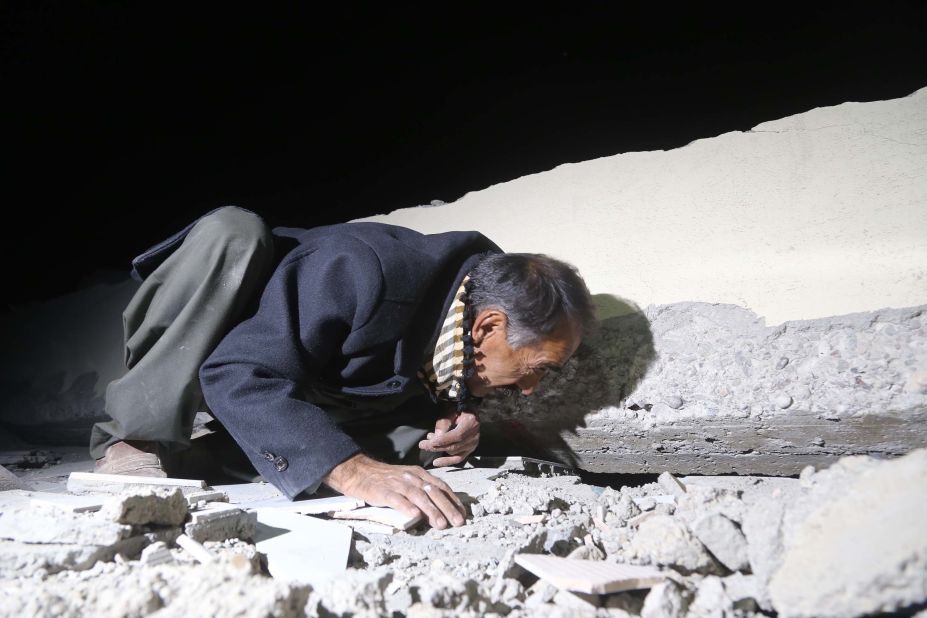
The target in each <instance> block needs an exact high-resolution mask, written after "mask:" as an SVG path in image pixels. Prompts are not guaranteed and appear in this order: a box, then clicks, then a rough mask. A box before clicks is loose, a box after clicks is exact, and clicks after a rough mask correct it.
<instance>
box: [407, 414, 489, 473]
mask: <svg viewBox="0 0 927 618" xmlns="http://www.w3.org/2000/svg"><path fill="white" fill-rule="evenodd" d="M451 427H453V429H451ZM479 443H480V419H478V418H477V417H476V414H474V413H473V412H451V413H450V414H446V415H445V416H443V417H441V418H439V419H438V422H437V423H435V430H434V433H429V434H428V435H427V436H425V439H424V440H422V441H421V442H419V443H418V447H419V448H420V449H422V450H423V451H433V452H438V453H440V452H445V453H447V454H448V455H449V457H438V458H437V459H435V460H434V465H435V467H438V468H440V467H442V466H454V465H457V464H459V463H461V462H463V461H464V460H466V459H467V457H468V456H469V455H470V453H472V452H473V451H474V450H476V447H477V445H478V444H479Z"/></svg>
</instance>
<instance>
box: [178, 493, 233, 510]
mask: <svg viewBox="0 0 927 618" xmlns="http://www.w3.org/2000/svg"><path fill="white" fill-rule="evenodd" d="M184 497H185V498H186V500H187V506H188V507H190V508H191V509H192V508H194V507H198V506H199V505H200V503H206V502H228V501H229V495H228V494H227V493H225V492H224V491H217V490H209V491H194V492H191V493H188V494H187V495H186V496H184Z"/></svg>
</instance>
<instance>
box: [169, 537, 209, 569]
mask: <svg viewBox="0 0 927 618" xmlns="http://www.w3.org/2000/svg"><path fill="white" fill-rule="evenodd" d="M177 546H178V547H181V548H183V549H185V550H187V551H188V552H189V553H190V555H191V556H193V557H194V558H195V559H196V560H197V562H201V563H203V564H212V563H213V562H215V561H216V556H215V555H214V554H213V553H212V552H211V551H209V550H208V549H206V547H205V546H204V545H203V544H202V543H200V542H198V541H196V540H194V539H192V538H190V537H189V536H187V535H186V534H181V535H180V536H178V537H177Z"/></svg>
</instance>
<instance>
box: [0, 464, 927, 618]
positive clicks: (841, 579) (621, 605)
mask: <svg viewBox="0 0 927 618" xmlns="http://www.w3.org/2000/svg"><path fill="white" fill-rule="evenodd" d="M925 471H927V450H919V451H916V452H913V453H911V454H909V455H906V456H904V457H900V458H897V459H890V460H880V459H875V458H868V457H855V458H844V459H842V460H841V461H840V462H839V463H837V464H836V465H834V466H832V467H831V468H829V469H825V470H821V471H818V472H814V471H813V470H808V471H807V472H805V473H803V475H802V477H801V478H800V479H794V478H765V477H706V478H700V477H686V478H684V479H681V481H682V483H683V484H684V485H685V487H686V492H685V494H684V495H683V496H682V497H680V498H670V499H668V496H667V494H666V493H665V488H664V487H663V486H662V485H661V484H658V483H646V484H643V485H630V486H617V487H615V488H610V487H597V486H593V485H587V484H583V483H581V482H580V480H579V478H578V477H575V476H554V477H549V476H541V477H537V476H532V475H531V474H529V473H527V472H526V471H525V470H524V469H522V468H520V467H519V466H516V465H508V464H507V466H506V467H505V468H503V469H500V470H498V471H497V472H496V473H494V474H493V475H492V476H493V477H495V478H493V479H490V480H488V481H487V482H488V484H489V486H488V487H483V489H485V491H483V492H482V493H481V495H479V496H478V497H476V498H473V501H472V502H471V504H470V508H471V510H472V512H473V514H472V515H471V516H470V517H469V518H468V523H467V525H465V526H463V527H460V528H451V529H447V530H435V529H430V528H428V527H427V526H424V525H422V526H419V527H416V528H414V529H412V530H410V531H408V532H398V533H396V534H375V533H360V532H357V531H355V533H354V535H353V539H352V541H351V545H352V546H351V549H350V556H349V564H348V568H347V570H346V571H344V572H343V573H342V574H341V575H340V576H337V577H333V578H330V579H327V580H326V581H324V583H320V584H319V585H318V586H317V587H316V588H313V587H311V586H307V585H302V584H299V583H295V582H287V581H283V579H278V580H275V579H273V578H270V577H268V575H267V560H266V558H265V557H262V556H261V554H260V552H259V551H258V550H257V549H256V548H255V546H254V545H253V544H252V543H250V542H247V541H246V540H241V539H234V538H233V539H227V540H224V541H206V542H205V548H206V550H208V551H209V552H210V553H211V554H212V555H214V556H215V558H214V560H212V561H211V563H210V564H209V565H199V564H198V563H197V561H196V558H195V557H194V556H193V555H192V554H190V553H189V552H188V551H187V550H185V549H183V548H180V547H178V546H177V545H176V544H175V540H174V539H176V538H177V537H176V535H177V534H179V532H180V530H179V529H178V528H172V527H166V526H157V525H148V526H141V525H139V526H126V527H127V528H130V529H131V531H132V533H133V535H134V536H131V537H129V538H127V539H125V540H121V541H120V540H116V541H114V542H112V543H111V544H110V545H108V546H106V545H98V544H95V543H99V542H100V541H101V540H102V538H101V537H99V536H93V535H95V534H97V533H96V532H94V533H92V534H91V532H89V531H91V530H96V527H97V526H98V525H101V522H102V524H105V525H106V526H113V525H116V524H113V523H112V522H108V521H106V520H105V518H103V517H102V514H101V513H66V512H64V511H60V510H49V511H47V513H51V514H54V515H55V516H56V517H57V518H59V519H60V522H59V523H57V524H55V525H56V527H57V529H65V530H69V529H71V528H72V527H73V522H75V521H79V522H83V524H84V526H85V527H86V528H87V530H88V532H86V533H82V534H84V535H91V536H78V537H75V538H70V537H69V538H68V539H67V540H68V541H69V543H67V544H64V543H61V542H59V537H57V536H54V535H51V536H50V535H48V534H47V533H40V532H38V531H33V532H31V533H30V535H23V536H20V537H19V538H21V539H23V538H26V539H28V542H27V541H23V540H15V541H14V540H8V541H7V540H4V541H0V567H4V566H5V567H6V568H0V600H2V603H0V615H9V616H25V615H64V616H77V615H103V616H110V615H112V616H117V615H119V616H123V615H124V616H142V615H148V614H151V613H154V612H156V611H157V612H161V613H160V614H159V615H193V614H196V615H199V614H202V613H204V612H205V613H208V614H210V615H216V616H231V615H249V616H252V615H253V616H263V615H275V616H276V615H284V616H303V615H306V616H326V617H331V616H337V617H344V618H348V617H349V616H442V617H450V616H464V617H468V616H472V617H476V616H511V617H513V618H519V617H526V616H531V617H534V616H622V617H627V616H638V615H641V616H647V617H650V616H671V617H680V618H681V617H683V616H690V617H693V618H694V617H701V616H722V617H728V616H729V617H734V616H740V617H742V616H763V615H765V616H773V615H779V616H784V617H788V616H849V617H852V616H863V615H870V614H878V613H879V612H893V611H900V612H907V613H912V612H914V611H916V610H917V609H918V608H920V607H922V606H923V605H924V604H927V577H925V573H927V569H925V556H927V537H925V528H924V526H923V521H925V516H927V513H925V512H924V506H923V505H924V504H925V502H924V500H923V499H922V495H921V494H922V492H921V491H918V489H919V488H920V489H922V488H923V487H924V486H925V477H924V474H925ZM449 476H451V477H452V476H453V475H449ZM484 478H485V476H484ZM5 493H10V494H11V496H10V498H6V496H5ZM23 500H28V498H24V497H23V496H22V495H20V494H17V492H15V491H14V492H4V493H0V512H2V514H3V517H7V515H8V513H13V514H14V515H15V514H17V513H19V512H20V509H23V508H29V507H28V506H24V505H27V504H28V502H23ZM638 503H642V504H644V505H645V506H647V507H648V510H646V511H641V509H640V508H638V507H637V506H636V505H637V504H638ZM525 504H527V505H528V506H524V507H522V506H521V505H525ZM771 504H775V505H779V507H780V508H779V509H778V510H770V508H769V507H770V505H771ZM226 506H227V505H226ZM516 507H519V508H516ZM264 508H265V509H266V508H272V507H264ZM220 510H221V509H220ZM229 510H235V509H234V508H232V509H229ZM529 511H530V513H531V514H532V515H535V516H540V517H534V518H531V519H526V515H525V514H526V513H528V512H529ZM193 513H196V511H194V512H193ZM284 513H285V514H286V515H288V516H291V517H310V516H307V515H296V514H293V513H287V512H285V511H284ZM192 516H193V514H191V517H192ZM642 516H645V518H644V519H643V520H641V521H640V522H639V523H637V524H634V523H633V520H634V519H635V518H640V517H642ZM722 517H723V518H724V521H725V522H726V523H723V524H720V525H719V524H717V521H720V520H719V519H718V518H722ZM711 519H714V520H716V523H715V524H713V525H712V527H711V529H710V531H709V532H708V533H706V532H704V530H703V531H702V535H703V538H704V539H705V540H708V539H710V540H708V542H707V544H706V543H705V542H704V541H703V540H700V537H699V536H698V532H697V531H698V530H699V529H700V528H701V527H702V524H700V523H699V522H704V521H705V520H711ZM37 521H38V524H37V525H38V526H39V527H41V528H46V527H49V522H47V521H46V520H40V521H39V520H37ZM522 521H528V522H529V523H521V522H522ZM606 522H607V523H606ZM22 525H23V526H26V524H25V523H24V524H22ZM716 527H717V528H719V529H720V530H721V532H718V531H717V530H716V529H715V528H716ZM732 527H733V528H732ZM741 527H742V534H740V536H738V535H737V534H735V533H732V532H731V530H732V529H736V530H738V531H739V530H740V528H741ZM3 529H6V527H3ZM6 534H7V536H12V535H11V534H10V533H6ZM117 536H118V535H117ZM109 540H110V541H112V540H113V539H109ZM71 541H73V542H71ZM129 541H132V542H133V543H134V545H133V546H132V547H128V546H126V545H125V543H126V542H129ZM90 543H92V544H90ZM743 543H746V555H747V556H748V560H747V561H746V563H744V562H743V561H742V560H740V561H739V562H738V561H737V560H734V559H732V558H731V556H735V557H737V558H738V559H741V558H742V557H743V553H742V552H743V551H744V547H743ZM64 552H71V553H72V554H74V556H73V557H72V559H71V560H70V562H69V561H67V560H62V559H58V560H57V561H50V560H47V559H46V558H47V556H48V554H49V553H58V554H62V553H64ZM520 553H536V554H544V555H556V556H564V557H570V558H573V559H583V560H605V561H608V562H613V563H617V564H652V565H657V566H658V568H659V569H660V570H661V571H662V572H663V573H664V574H665V575H666V576H667V578H668V580H667V581H665V582H664V583H661V584H657V585H655V586H654V587H653V588H652V589H646V588H645V589H642V590H632V591H627V592H620V593H615V594H609V595H602V596H598V595H583V594H574V593H571V592H567V591H563V590H558V589H557V588H556V587H554V586H552V585H550V584H549V583H547V582H545V581H544V580H538V579H537V578H536V577H535V576H533V575H531V574H530V573H529V572H527V571H525V570H524V569H522V568H521V567H519V566H518V565H517V564H516V562H515V556H516V555H518V554H520ZM757 556H764V557H765V558H766V560H765V562H760V561H758V560H757ZM318 559H319V560H323V561H325V560H329V557H326V556H318ZM14 562H18V564H17V565H15V568H13V567H14V564H13V563H14ZM733 566H736V567H737V568H732V567H733Z"/></svg>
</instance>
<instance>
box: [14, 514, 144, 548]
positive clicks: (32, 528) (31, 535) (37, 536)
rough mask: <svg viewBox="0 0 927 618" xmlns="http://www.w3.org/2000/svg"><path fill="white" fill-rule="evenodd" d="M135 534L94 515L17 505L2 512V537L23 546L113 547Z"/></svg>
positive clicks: (128, 528)
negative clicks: (39, 544)
mask: <svg viewBox="0 0 927 618" xmlns="http://www.w3.org/2000/svg"><path fill="white" fill-rule="evenodd" d="M131 535H132V527H131V526H124V525H120V524H116V523H112V522H110V521H107V520H105V519H103V518H99V517H96V516H94V515H93V514H81V513H66V512H56V511H50V510H45V509H35V508H32V507H30V506H17V507H12V508H9V509H5V510H4V511H3V512H2V513H0V538H2V539H8V540H11V541H19V542H21V543H55V544H75V545H113V544H114V543H117V542H119V541H122V540H124V539H127V538H128V537H130V536H131Z"/></svg>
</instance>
